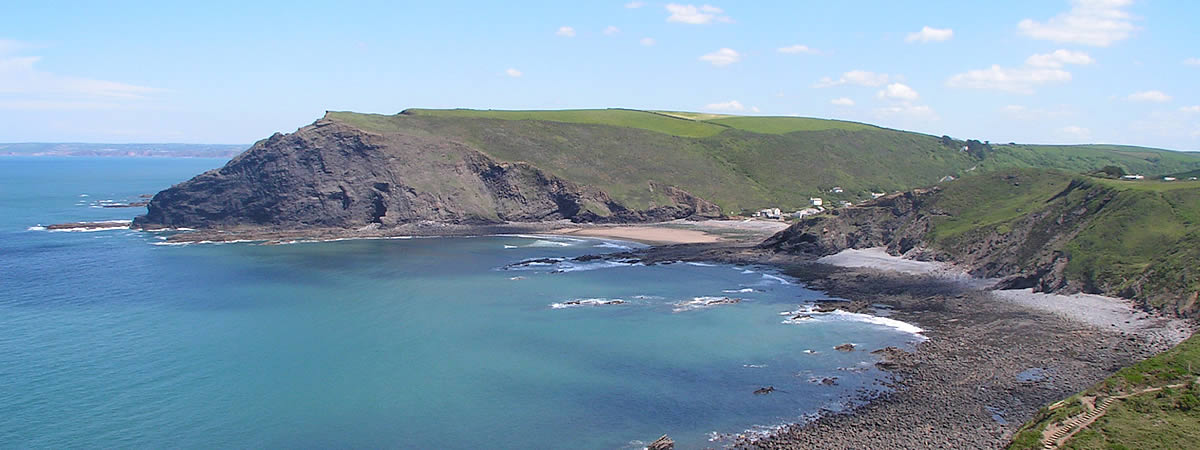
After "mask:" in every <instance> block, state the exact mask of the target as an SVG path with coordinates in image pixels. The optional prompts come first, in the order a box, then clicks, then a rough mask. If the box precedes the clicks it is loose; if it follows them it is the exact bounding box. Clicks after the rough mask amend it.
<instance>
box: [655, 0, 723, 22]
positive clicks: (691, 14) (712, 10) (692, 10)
mask: <svg viewBox="0 0 1200 450" xmlns="http://www.w3.org/2000/svg"><path fill="white" fill-rule="evenodd" d="M667 12H669V13H671V15H669V16H667V22H679V23H687V24H692V25H705V24H709V23H712V22H714V21H716V22H732V21H733V19H730V18H729V16H725V15H722V14H724V13H725V11H723V10H722V9H721V8H718V7H716V6H712V5H703V6H700V7H696V5H681V4H678V3H668V4H667Z"/></svg>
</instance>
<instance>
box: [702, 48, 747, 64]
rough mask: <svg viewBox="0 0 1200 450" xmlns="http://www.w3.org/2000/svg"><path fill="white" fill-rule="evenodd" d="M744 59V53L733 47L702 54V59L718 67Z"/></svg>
mask: <svg viewBox="0 0 1200 450" xmlns="http://www.w3.org/2000/svg"><path fill="white" fill-rule="evenodd" d="M741 59H742V55H740V54H738V52H737V51H735V50H733V49H731V48H722V49H720V50H717V51H715V52H712V53H709V54H707V55H704V56H701V57H700V60H701V61H705V62H708V63H710V64H712V65H714V66H717V67H723V66H728V65H730V64H733V63H735V62H738V61H740V60H741Z"/></svg>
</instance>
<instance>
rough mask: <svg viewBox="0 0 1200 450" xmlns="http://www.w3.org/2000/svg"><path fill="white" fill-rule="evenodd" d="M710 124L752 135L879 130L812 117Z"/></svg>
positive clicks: (735, 119) (724, 120) (737, 119)
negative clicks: (743, 131)
mask: <svg viewBox="0 0 1200 450" xmlns="http://www.w3.org/2000/svg"><path fill="white" fill-rule="evenodd" d="M709 122H710V123H716V124H721V125H725V126H728V127H731V128H737V129H739V130H746V131H749V132H752V133H765V134H787V133H795V132H797V131H821V130H846V131H862V130H869V129H872V128H875V129H878V128H879V127H876V126H873V125H866V124H862V123H857V122H846V121H842V120H828V119H813V118H810V117H728V118H718V119H713V120H709Z"/></svg>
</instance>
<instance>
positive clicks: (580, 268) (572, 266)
mask: <svg viewBox="0 0 1200 450" xmlns="http://www.w3.org/2000/svg"><path fill="white" fill-rule="evenodd" d="M641 265H643V264H642V263H640V262H636V263H623V262H617V261H595V262H586V263H578V262H571V261H563V262H560V263H558V264H556V265H555V266H556V267H558V271H559V272H584V271H588V270H598V269H612V268H617V267H633V266H641Z"/></svg>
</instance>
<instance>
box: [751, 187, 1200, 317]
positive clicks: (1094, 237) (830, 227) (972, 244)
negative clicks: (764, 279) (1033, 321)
mask: <svg viewBox="0 0 1200 450" xmlns="http://www.w3.org/2000/svg"><path fill="white" fill-rule="evenodd" d="M1053 177H1058V178H1057V180H1055V181H1054V182H1053V183H1049V184H1052V185H1054V186H1056V187H1055V188H1054V190H1050V191H1047V192H1046V193H1045V195H1044V196H1041V194H1038V195H1026V194H1025V193H1021V192H1026V193H1027V192H1029V191H1021V192H1018V193H1010V191H1018V190H1020V189H1026V188H1021V186H1022V184H1026V185H1028V184H1032V183H1042V184H1048V183H1047V180H1048V179H1050V178H1053ZM956 183H976V185H974V186H971V185H961V186H956V187H945V188H943V187H935V188H932V189H926V190H914V191H910V192H905V193H901V194H894V195H890V196H886V197H882V198H879V199H877V200H874V201H871V202H868V203H866V204H863V205H860V206H855V207H849V208H842V209H838V210H834V211H832V212H831V213H829V214H825V215H821V216H816V217H811V218H808V219H805V220H803V221H801V222H798V223H796V224H794V225H792V226H791V227H788V228H787V229H785V230H783V231H781V232H779V233H777V234H776V235H774V236H772V237H771V238H769V239H767V240H766V241H764V242H763V243H762V244H760V247H761V248H764V249H773V250H776V251H782V252H788V253H803V254H810V255H814V256H825V255H831V254H834V253H838V252H840V251H842V250H845V249H861V248H871V247H884V248H886V249H887V252H888V253H890V254H892V255H897V256H905V257H908V258H911V259H916V260H924V261H949V262H953V263H954V264H956V265H957V266H958V267H961V268H963V269H965V270H966V271H968V272H969V273H970V274H971V275H973V276H976V277H980V278H992V279H998V280H999V283H998V284H997V285H996V287H997V288H1001V289H1024V288H1032V289H1033V290H1034V291H1037V292H1053V293H1064V294H1072V293H1079V292H1085V293H1091V294H1104V295H1112V296H1120V297H1126V298H1132V299H1136V300H1139V301H1141V302H1143V306H1145V307H1147V308H1154V309H1163V310H1166V311H1167V312H1169V313H1173V314H1178V315H1182V316H1194V315H1196V314H1198V313H1200V305H1197V302H1196V300H1195V298H1196V296H1197V291H1196V289H1195V285H1196V281H1195V278H1194V275H1193V273H1194V272H1193V271H1192V270H1190V269H1189V268H1188V267H1186V266H1184V265H1181V264H1180V263H1179V261H1184V260H1186V259H1187V258H1189V257H1190V255H1192V254H1194V253H1195V252H1196V249H1195V248H1194V247H1193V246H1192V244H1191V243H1190V242H1193V240H1192V239H1193V238H1192V236H1194V235H1192V234H1186V233H1179V235H1180V236H1182V237H1177V236H1170V235H1168V234H1166V233H1165V232H1162V231H1158V230H1154V231H1152V232H1149V233H1142V232H1141V230H1137V229H1134V228H1132V227H1130V226H1129V225H1128V223H1129V222H1130V221H1133V220H1141V218H1143V217H1154V216H1158V217H1162V218H1163V221H1164V222H1165V223H1163V224H1157V225H1156V224H1144V225H1143V226H1145V227H1153V226H1159V227H1163V228H1164V229H1166V230H1168V231H1170V230H1175V229H1179V228H1183V227H1186V226H1189V223H1188V222H1186V220H1188V219H1187V214H1190V213H1188V212H1187V211H1186V210H1185V209H1182V208H1181V207H1178V206H1172V205H1176V204H1177V205H1182V206H1184V207H1186V206H1187V205H1188V203H1187V202H1188V201H1191V200H1189V199H1190V197H1187V196H1186V195H1190V194H1187V193H1185V192H1184V191H1183V190H1177V191H1174V192H1172V193H1169V194H1159V193H1156V192H1154V191H1143V190H1137V189H1119V188H1114V187H1112V186H1109V185H1106V184H1104V183H1100V182H1096V181H1093V180H1089V179H1087V178H1084V177H1075V176H1071V175H1062V174H1047V173H1038V172H1020V171H1017V172H1013V173H1011V174H1008V173H1001V174H990V175H986V176H983V177H978V178H971V179H969V180H962V181H957V182H956ZM1006 187H1007V188H1010V189H1009V190H1006ZM952 190H953V191H952ZM968 194H970V195H968ZM1168 195H1169V196H1168ZM993 196H999V197H1002V198H992V197H993ZM1014 199H1015V200H1014ZM1006 201H1007V202H1009V205H1010V206H1007V207H1008V208H1010V209H1012V210H1013V211H1015V212H1013V213H1012V214H1008V213H1002V214H1001V215H1000V216H996V215H994V214H992V213H991V211H990V210H989V209H988V208H989V207H984V208H977V207H975V206H973V203H975V204H985V205H993V204H995V205H997V206H995V208H1002V207H1005V206H1001V205H1005V202H1006ZM980 202H982V203H980ZM992 202H994V203H992ZM964 205H965V206H964ZM1011 205H1016V206H1011ZM1180 211H1183V213H1182V214H1181V213H1180ZM1004 214H1008V215H1004ZM995 217H1002V218H1001V219H996V218H995ZM1180 218H1182V219H1180ZM1174 220H1179V221H1180V222H1179V223H1170V222H1168V221H1174ZM947 223H949V224H952V226H951V227H946V226H942V227H941V228H939V224H943V225H944V224H947ZM948 229H949V230H950V231H947V230H948ZM1082 233H1088V234H1087V236H1086V238H1081V239H1077V238H1078V237H1080V236H1081V234H1082ZM1146 236H1152V237H1151V238H1147V237H1146ZM1122 239H1129V240H1131V241H1133V240H1135V239H1139V240H1142V241H1148V242H1149V243H1148V244H1139V245H1141V247H1138V246H1133V245H1125V246H1117V245H1113V246H1108V242H1109V241H1106V240H1116V241H1118V242H1119V241H1120V240H1122ZM1137 242H1141V241H1137ZM1102 247H1103V248H1102ZM1117 251H1124V252H1126V253H1115V252H1117ZM1107 261H1116V262H1117V263H1119V264H1121V265H1122V267H1120V268H1121V269H1122V270H1126V272H1124V273H1121V272H1116V271H1114V270H1113V266H1114V264H1112V263H1107ZM1131 261H1145V263H1144V266H1138V265H1137V264H1132V263H1131Z"/></svg>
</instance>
